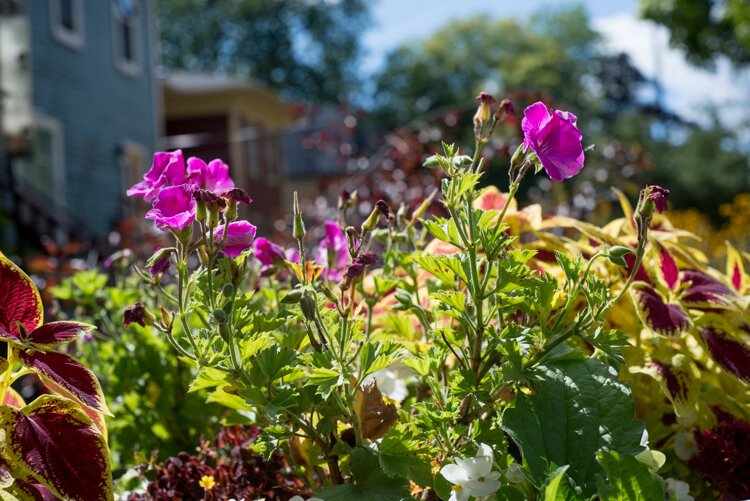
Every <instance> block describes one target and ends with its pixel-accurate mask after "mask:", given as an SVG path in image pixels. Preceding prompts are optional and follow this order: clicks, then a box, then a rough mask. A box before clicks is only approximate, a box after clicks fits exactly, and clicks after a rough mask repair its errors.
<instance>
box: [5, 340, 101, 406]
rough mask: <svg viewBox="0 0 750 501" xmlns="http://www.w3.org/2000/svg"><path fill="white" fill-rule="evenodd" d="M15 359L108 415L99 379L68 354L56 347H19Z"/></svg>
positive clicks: (78, 399)
mask: <svg viewBox="0 0 750 501" xmlns="http://www.w3.org/2000/svg"><path fill="white" fill-rule="evenodd" d="M18 360H19V361H20V362H21V363H22V364H23V365H24V366H25V367H28V368H29V369H31V370H33V371H34V372H36V373H37V374H39V376H41V377H42V379H48V380H50V381H52V382H53V383H55V384H56V385H59V386H60V387H62V388H63V389H65V390H66V391H68V392H70V394H71V395H72V396H73V398H75V399H76V400H77V401H79V402H80V403H81V404H83V405H85V406H87V407H89V408H91V409H93V410H95V411H97V412H101V413H102V414H107V415H110V416H111V415H112V414H111V413H110V412H109V409H107V403H106V401H105V400H104V393H102V388H101V386H99V380H98V379H96V376H95V375H94V373H93V372H91V371H90V370H88V369H87V368H86V367H84V366H83V365H82V364H81V363H80V362H79V361H78V360H76V359H75V358H73V357H71V356H70V355H67V354H65V353H60V352H57V351H47V352H41V351H34V352H33V353H28V352H26V351H19V352H18Z"/></svg>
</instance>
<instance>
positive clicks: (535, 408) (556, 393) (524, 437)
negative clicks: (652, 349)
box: [503, 359, 644, 495]
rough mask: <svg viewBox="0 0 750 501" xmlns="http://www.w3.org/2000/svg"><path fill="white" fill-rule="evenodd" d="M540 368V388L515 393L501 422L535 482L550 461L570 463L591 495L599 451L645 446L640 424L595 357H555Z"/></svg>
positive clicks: (610, 372) (613, 376)
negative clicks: (531, 391) (550, 362)
mask: <svg viewBox="0 0 750 501" xmlns="http://www.w3.org/2000/svg"><path fill="white" fill-rule="evenodd" d="M542 371H543V373H544V375H543V377H542V381H541V383H540V384H539V391H538V392H536V393H534V394H533V395H531V396H527V395H525V394H523V393H519V394H518V397H517V399H516V404H515V407H513V408H509V409H508V410H506V411H505V414H504V416H503V427H504V429H505V430H506V431H507V432H508V434H509V435H510V436H511V438H512V439H513V441H514V442H515V443H516V444H517V445H518V447H519V448H520V449H521V452H522V453H523V457H524V460H525V461H526V463H527V464H528V468H529V471H530V472H531V474H532V475H533V477H534V478H535V479H536V480H537V482H538V483H541V482H542V481H543V480H544V478H545V476H546V475H545V472H546V470H547V468H548V467H549V466H550V465H552V464H558V465H560V464H561V465H569V466H570V468H569V470H568V472H567V474H568V475H569V476H570V477H571V478H572V479H573V481H574V482H575V483H576V484H577V485H580V486H583V488H584V494H587V495H591V494H593V493H594V491H595V482H594V478H595V476H596V474H597V473H600V471H601V468H600V467H599V465H598V463H597V462H596V453H597V451H599V450H606V451H609V450H614V451H617V452H620V453H622V454H637V453H639V452H640V451H641V450H643V447H642V446H641V445H640V440H641V435H642V433H643V429H644V426H643V423H642V422H640V421H636V420H635V419H634V407H635V406H634V403H633V401H632V399H631V397H630V390H629V389H628V388H627V386H625V385H624V384H622V383H620V382H619V381H618V379H617V373H616V372H615V371H614V369H612V368H611V367H608V366H606V365H605V364H603V363H602V362H600V361H598V360H596V359H588V360H566V361H560V362H555V363H553V364H549V365H548V366H546V367H543V368H542Z"/></svg>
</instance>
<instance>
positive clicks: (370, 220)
mask: <svg viewBox="0 0 750 501" xmlns="http://www.w3.org/2000/svg"><path fill="white" fill-rule="evenodd" d="M378 221H380V209H379V208H378V207H377V206H375V208H374V209H373V210H372V212H371V213H370V215H369V216H368V217H367V219H366V220H365V222H364V223H362V234H363V235H364V234H365V233H369V232H371V231H372V230H374V229H375V228H377V226H378Z"/></svg>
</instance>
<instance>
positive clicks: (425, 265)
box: [412, 255, 455, 285]
mask: <svg viewBox="0 0 750 501" xmlns="http://www.w3.org/2000/svg"><path fill="white" fill-rule="evenodd" d="M412 259H413V260H414V262H415V263H417V264H418V265H419V267H420V268H422V269H423V270H425V271H426V272H427V273H429V274H431V275H432V276H434V277H435V278H437V279H438V280H440V281H441V282H443V283H445V284H448V285H452V284H453V281H454V280H455V273H454V272H453V271H451V267H450V266H448V264H447V260H450V259H452V258H450V257H447V256H428V255H422V256H416V257H414V258H412Z"/></svg>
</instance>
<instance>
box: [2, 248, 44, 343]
mask: <svg viewBox="0 0 750 501" xmlns="http://www.w3.org/2000/svg"><path fill="white" fill-rule="evenodd" d="M42 318H43V310H42V298H41V297H40V296H39V291H38V290H37V288H36V285H34V282H32V281H31V279H30V278H29V276H28V275H26V273H24V272H23V271H22V270H21V268H19V267H18V266H16V265H15V264H14V263H13V262H12V261H11V260H9V259H8V258H7V257H5V255H4V254H3V253H2V252H0V339H5V340H8V341H17V339H18V337H19V335H20V332H19V330H18V325H17V324H19V323H20V324H21V325H23V327H24V328H25V329H26V331H27V332H31V331H33V330H34V329H36V328H37V327H38V326H39V325H40V324H41V323H42Z"/></svg>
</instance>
